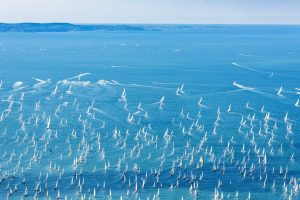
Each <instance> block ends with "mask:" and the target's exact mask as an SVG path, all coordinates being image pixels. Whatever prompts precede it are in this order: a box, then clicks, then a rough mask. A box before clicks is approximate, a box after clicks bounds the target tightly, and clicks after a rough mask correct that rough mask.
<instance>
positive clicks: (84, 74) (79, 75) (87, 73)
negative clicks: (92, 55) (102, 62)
mask: <svg viewBox="0 0 300 200" xmlns="http://www.w3.org/2000/svg"><path fill="white" fill-rule="evenodd" d="M90 74H91V73H89V72H86V73H82V74H78V75H76V76H72V77H69V78H66V80H72V79H78V80H80V78H81V77H83V76H87V75H90Z"/></svg>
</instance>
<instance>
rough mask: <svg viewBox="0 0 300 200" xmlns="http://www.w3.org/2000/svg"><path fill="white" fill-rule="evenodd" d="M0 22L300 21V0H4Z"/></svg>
mask: <svg viewBox="0 0 300 200" xmlns="http://www.w3.org/2000/svg"><path fill="white" fill-rule="evenodd" d="M0 22H5V23H18V22H70V23H97V24H101V23H122V24H123V23H126V24H127V23H128V24H131V23H135V24H300V0H0Z"/></svg>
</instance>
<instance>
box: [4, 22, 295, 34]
mask: <svg viewBox="0 0 300 200" xmlns="http://www.w3.org/2000/svg"><path fill="white" fill-rule="evenodd" d="M270 26H272V27H281V26H290V27H296V28H297V29H298V28H299V25H288V24H286V25H284V24H278V25H276V24H72V23H60V22H58V23H31V22H30V23H0V32H72V31H162V30H164V31H166V30H190V29H237V28H241V27H248V28H249V27H270Z"/></svg>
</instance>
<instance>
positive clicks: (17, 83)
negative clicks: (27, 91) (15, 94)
mask: <svg viewBox="0 0 300 200" xmlns="http://www.w3.org/2000/svg"><path fill="white" fill-rule="evenodd" d="M22 85H23V82H22V81H17V82H15V83H14V84H13V86H12V87H13V89H19V88H21V87H22Z"/></svg>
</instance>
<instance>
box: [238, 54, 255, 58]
mask: <svg viewBox="0 0 300 200" xmlns="http://www.w3.org/2000/svg"><path fill="white" fill-rule="evenodd" d="M238 55H239V56H246V57H253V56H254V55H251V54H245V53H239V54H238Z"/></svg>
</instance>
